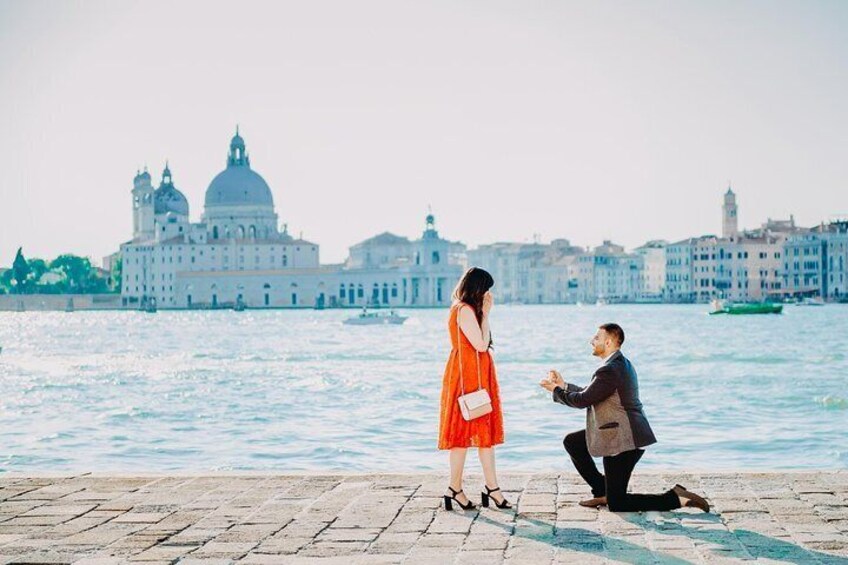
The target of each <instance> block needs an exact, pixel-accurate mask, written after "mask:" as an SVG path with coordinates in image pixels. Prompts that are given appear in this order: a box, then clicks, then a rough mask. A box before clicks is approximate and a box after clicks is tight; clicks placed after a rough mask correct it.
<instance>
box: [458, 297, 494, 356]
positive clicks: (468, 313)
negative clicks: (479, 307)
mask: <svg viewBox="0 0 848 565" xmlns="http://www.w3.org/2000/svg"><path fill="white" fill-rule="evenodd" d="M458 316H459V327H460V329H461V330H462V333H463V334H465V337H467V338H468V341H470V342H471V345H472V346H474V349H476V350H477V351H480V352H481V353H482V352H484V351H487V350H488V349H489V316H488V315H487V314H483V323H482V324H478V323H477V316H475V315H474V310H472V309H471V308H470V307H468V306H461V307H460V309H459V314H458Z"/></svg>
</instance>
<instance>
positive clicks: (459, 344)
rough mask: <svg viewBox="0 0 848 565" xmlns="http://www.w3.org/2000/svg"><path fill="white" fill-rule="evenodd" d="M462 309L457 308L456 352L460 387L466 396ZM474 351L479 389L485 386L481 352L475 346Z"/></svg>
mask: <svg viewBox="0 0 848 565" xmlns="http://www.w3.org/2000/svg"><path fill="white" fill-rule="evenodd" d="M461 311H462V306H460V307H459V308H457V309H456V353H457V355H459V387H460V390H461V391H462V396H465V379H464V378H463V376H462V329H461V328H460V327H459V313H460V312H461ZM474 353H476V354H477V390H480V389H481V388H483V378H482V377H481V376H480V352H479V351H477V348H474Z"/></svg>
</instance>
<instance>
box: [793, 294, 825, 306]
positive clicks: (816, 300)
mask: <svg viewBox="0 0 848 565" xmlns="http://www.w3.org/2000/svg"><path fill="white" fill-rule="evenodd" d="M797 305H798V306H824V300H822V299H821V298H820V297H818V296H816V297H809V296H808V297H807V298H802V299H801V300H800V301H799V302H798V303H797Z"/></svg>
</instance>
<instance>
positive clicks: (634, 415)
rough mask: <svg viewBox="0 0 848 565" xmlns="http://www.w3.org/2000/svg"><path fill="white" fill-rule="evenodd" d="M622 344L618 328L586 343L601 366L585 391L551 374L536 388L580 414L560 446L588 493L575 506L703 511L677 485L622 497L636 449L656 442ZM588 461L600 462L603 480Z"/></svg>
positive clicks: (609, 327) (704, 506)
mask: <svg viewBox="0 0 848 565" xmlns="http://www.w3.org/2000/svg"><path fill="white" fill-rule="evenodd" d="M623 343H624V330H623V329H621V326H619V325H618V324H604V325H602V326H601V327H599V328H598V331H597V333H596V334H595V337H593V338H592V341H591V345H592V354H593V355H595V356H596V357H600V358H601V359H603V363H602V364H601V366H600V367H599V368H598V369H597V370H596V371H595V374H594V375H593V376H592V380H591V382H590V383H589V385H588V386H586V387H580V386H577V385H574V384H571V383H566V382H565V381H564V380H563V378H562V376H560V374H559V373H558V372H556V371H551V372H550V373H549V375H548V378H547V379H544V380H542V382H540V383H539V384H540V385H541V386H542V387H543V388H545V389H547V390H549V391H550V392H551V393H552V396H553V400H554V402H558V403H559V404H565V405H566V406H571V407H572V408H585V409H586V429H585V430H580V431H579V432H574V433H571V434H568V435H567V436H565V440H564V441H563V444H564V445H565V450H566V451H568V454H569V455H570V456H571V460H572V461H573V462H574V466H575V467H576V468H577V472H578V473H580V476H581V477H583V479H584V480H585V481H586V482H587V483H589V486H590V487H591V488H592V495H593V496H594V498H592V499H591V500H585V501H582V502H580V504H581V505H583V506H591V507H595V506H600V505H603V504H606V505H607V506H608V507H609V509H610V510H611V511H613V512H634V511H639V510H673V509H675V508H680V507H682V506H694V507H696V508H700V509H701V510H703V511H704V512H709V511H710V505H709V504H708V503H707V501H706V500H704V499H703V498H702V497H700V496H698V495H697V494H695V493H693V492H689V491H688V490H687V489H686V488H685V487H682V486H680V485H675V486H674V487H673V488H671V489H669V490H668V491H666V492H664V493H663V494H630V493H628V492H627V484H628V483H629V482H630V474H631V473H632V472H633V468H634V467H635V466H636V463H637V462H638V461H639V459H640V458H641V457H642V455H643V454H644V453H645V450H644V449H642V448H643V447H645V446H648V445H651V444H652V443H656V441H657V440H656V438H655V437H654V432H653V431H651V426H650V424H648V419H647V418H646V417H645V413H644V412H643V411H642V403H641V402H640V401H639V383H638V381H637V378H636V371H635V370H634V369H633V365H631V364H630V361H629V360H628V359H627V357H625V356H624V354H623V353H622V352H621V346H622V344H623ZM592 457H603V460H604V474H603V475H602V474H601V473H600V472H599V471H598V468H597V467H596V466H595V462H594V461H593V460H592Z"/></svg>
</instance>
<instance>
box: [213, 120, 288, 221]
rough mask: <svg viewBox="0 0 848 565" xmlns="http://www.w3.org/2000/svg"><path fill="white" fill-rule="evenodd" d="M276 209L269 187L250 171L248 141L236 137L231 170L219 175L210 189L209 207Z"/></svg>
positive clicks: (232, 141) (231, 144) (232, 148)
mask: <svg viewBox="0 0 848 565" xmlns="http://www.w3.org/2000/svg"><path fill="white" fill-rule="evenodd" d="M233 205H235V206H239V205H241V206H274V197H273V196H272V194H271V189H270V188H269V187H268V183H266V182H265V179H263V178H262V177H261V176H260V175H259V174H258V173H256V172H254V171H253V170H252V169H251V168H250V157H249V156H248V154H247V152H246V151H245V144H244V139H243V138H242V137H241V136H240V135H239V133H238V129H237V130H236V135H235V136H234V137H233V138H232V140H231V141H230V153H229V155H227V168H226V169H224V170H223V171H221V172H220V173H218V175H217V176H216V177H215V178H214V179H212V182H211V183H210V184H209V188H207V189H206V206H233Z"/></svg>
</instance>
